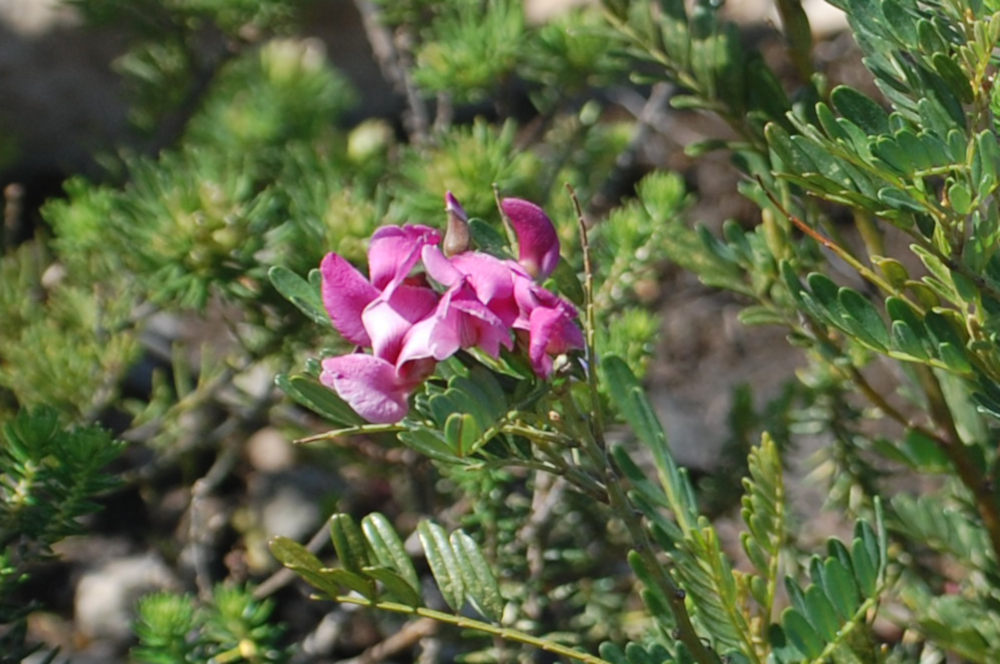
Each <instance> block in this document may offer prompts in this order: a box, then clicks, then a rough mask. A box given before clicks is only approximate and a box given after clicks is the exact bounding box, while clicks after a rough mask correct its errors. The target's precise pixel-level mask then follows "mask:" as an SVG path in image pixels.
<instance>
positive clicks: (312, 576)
mask: <svg viewBox="0 0 1000 664" xmlns="http://www.w3.org/2000/svg"><path fill="white" fill-rule="evenodd" d="M269 545H270V549H271V553H272V554H273V555H274V557H275V558H277V559H278V561H280V562H281V564H282V565H284V566H285V567H287V568H288V569H290V570H292V571H293V572H295V573H296V574H298V575H299V576H301V577H302V578H303V579H304V580H305V581H306V582H307V583H309V585H311V586H313V587H315V588H317V589H318V590H321V591H322V592H324V593H326V594H327V596H329V597H331V598H333V597H336V596H337V595H339V594H340V588H341V584H339V583H337V582H336V581H335V580H333V579H331V578H330V576H329V575H327V574H325V572H324V571H323V570H324V568H323V564H322V563H321V562H320V561H319V559H318V558H317V557H316V556H315V555H313V554H312V552H311V551H309V550H308V549H307V548H305V547H304V546H302V545H301V544H299V543H298V542H296V541H294V540H291V539H289V538H287V537H274V538H272V539H271V541H270V543H269Z"/></svg>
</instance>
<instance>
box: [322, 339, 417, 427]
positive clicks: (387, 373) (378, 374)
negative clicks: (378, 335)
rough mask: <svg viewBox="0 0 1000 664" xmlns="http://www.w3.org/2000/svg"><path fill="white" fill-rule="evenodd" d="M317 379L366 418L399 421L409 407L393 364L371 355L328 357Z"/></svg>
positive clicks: (404, 390) (405, 391)
mask: <svg viewBox="0 0 1000 664" xmlns="http://www.w3.org/2000/svg"><path fill="white" fill-rule="evenodd" d="M319 379H320V382H321V383H323V384H324V385H326V386H327V387H329V388H331V389H332V390H334V391H335V392H336V393H337V394H339V395H340V398H341V399H343V400H344V401H346V402H347V404H348V405H349V406H350V407H351V408H353V409H354V412H356V413H357V414H358V415H360V416H361V417H363V418H365V419H366V420H368V421H369V422H375V423H377V424H390V423H392V422H398V421H399V420H401V419H403V417H405V416H406V413H407V411H408V410H409V405H408V404H407V397H408V396H409V394H408V392H407V390H406V389H405V388H404V387H403V386H402V385H401V384H400V382H399V380H398V377H397V375H396V368H395V367H394V366H393V365H392V364H390V363H389V362H386V361H385V360H383V359H381V358H378V357H374V356H373V355H365V354H363V353H351V354H349V355H341V356H339V357H328V358H326V359H325V360H323V371H322V373H321V374H320V377H319Z"/></svg>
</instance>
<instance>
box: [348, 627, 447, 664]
mask: <svg viewBox="0 0 1000 664" xmlns="http://www.w3.org/2000/svg"><path fill="white" fill-rule="evenodd" d="M437 627H438V623H437V621H436V620H434V619H433V618H418V619H417V620H414V621H413V622H409V623H406V624H405V625H403V626H402V627H401V628H400V629H399V630H398V631H397V632H395V633H393V634H391V635H389V636H388V637H386V638H385V639H384V640H382V641H379V642H378V643H376V644H375V645H373V646H371V647H370V648H368V649H366V650H365V651H364V652H363V653H361V654H360V655H358V656H357V657H352V658H351V659H343V660H341V661H340V662H338V663H337V664H378V662H384V661H386V660H387V659H389V658H391V657H392V656H393V655H397V654H399V653H401V652H403V651H404V650H408V649H410V648H412V647H413V646H415V645H416V644H417V643H418V642H419V641H421V640H422V639H424V638H426V637H428V636H431V635H432V634H434V633H435V632H437Z"/></svg>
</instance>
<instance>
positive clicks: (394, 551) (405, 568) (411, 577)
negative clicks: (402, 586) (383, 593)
mask: <svg viewBox="0 0 1000 664" xmlns="http://www.w3.org/2000/svg"><path fill="white" fill-rule="evenodd" d="M361 531H362V532H363V533H364V535H365V538H366V539H367V540H368V545H369V546H370V547H371V550H372V553H373V554H374V556H375V560H377V561H378V563H379V564H380V565H382V566H384V567H388V568H390V569H393V570H395V571H396V572H398V573H399V575H400V576H402V577H403V579H404V580H405V581H406V582H407V583H409V584H410V586H412V587H413V588H414V590H417V589H419V588H420V578H419V577H418V576H417V570H416V569H414V567H413V561H412V560H410V556H408V555H407V553H406V549H405V548H404V546H403V542H402V540H401V539H400V538H399V535H398V534H397V533H396V529H395V528H393V527H392V524H391V523H390V522H389V519H387V518H386V517H385V516H384V515H383V514H381V513H379V512H373V513H371V514H369V515H367V516H366V517H365V518H363V519H361Z"/></svg>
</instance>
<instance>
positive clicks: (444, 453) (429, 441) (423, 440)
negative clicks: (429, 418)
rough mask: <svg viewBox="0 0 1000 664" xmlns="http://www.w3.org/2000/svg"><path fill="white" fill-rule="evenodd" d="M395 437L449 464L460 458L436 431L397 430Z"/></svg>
mask: <svg viewBox="0 0 1000 664" xmlns="http://www.w3.org/2000/svg"><path fill="white" fill-rule="evenodd" d="M397 438H399V442H401V443H403V444H404V445H406V446H407V447H410V448H412V449H414V450H416V451H417V452H419V453H420V454H422V455H424V456H426V457H429V458H431V459H435V460H437V461H443V462H445V463H451V464H454V463H456V462H459V461H461V459H459V458H458V457H456V456H455V453H454V452H453V451H452V449H451V447H450V446H449V445H448V443H447V442H446V441H445V439H444V438H443V436H442V434H440V433H438V432H437V431H432V430H430V429H411V430H409V431H401V432H399V434H398V435H397Z"/></svg>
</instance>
